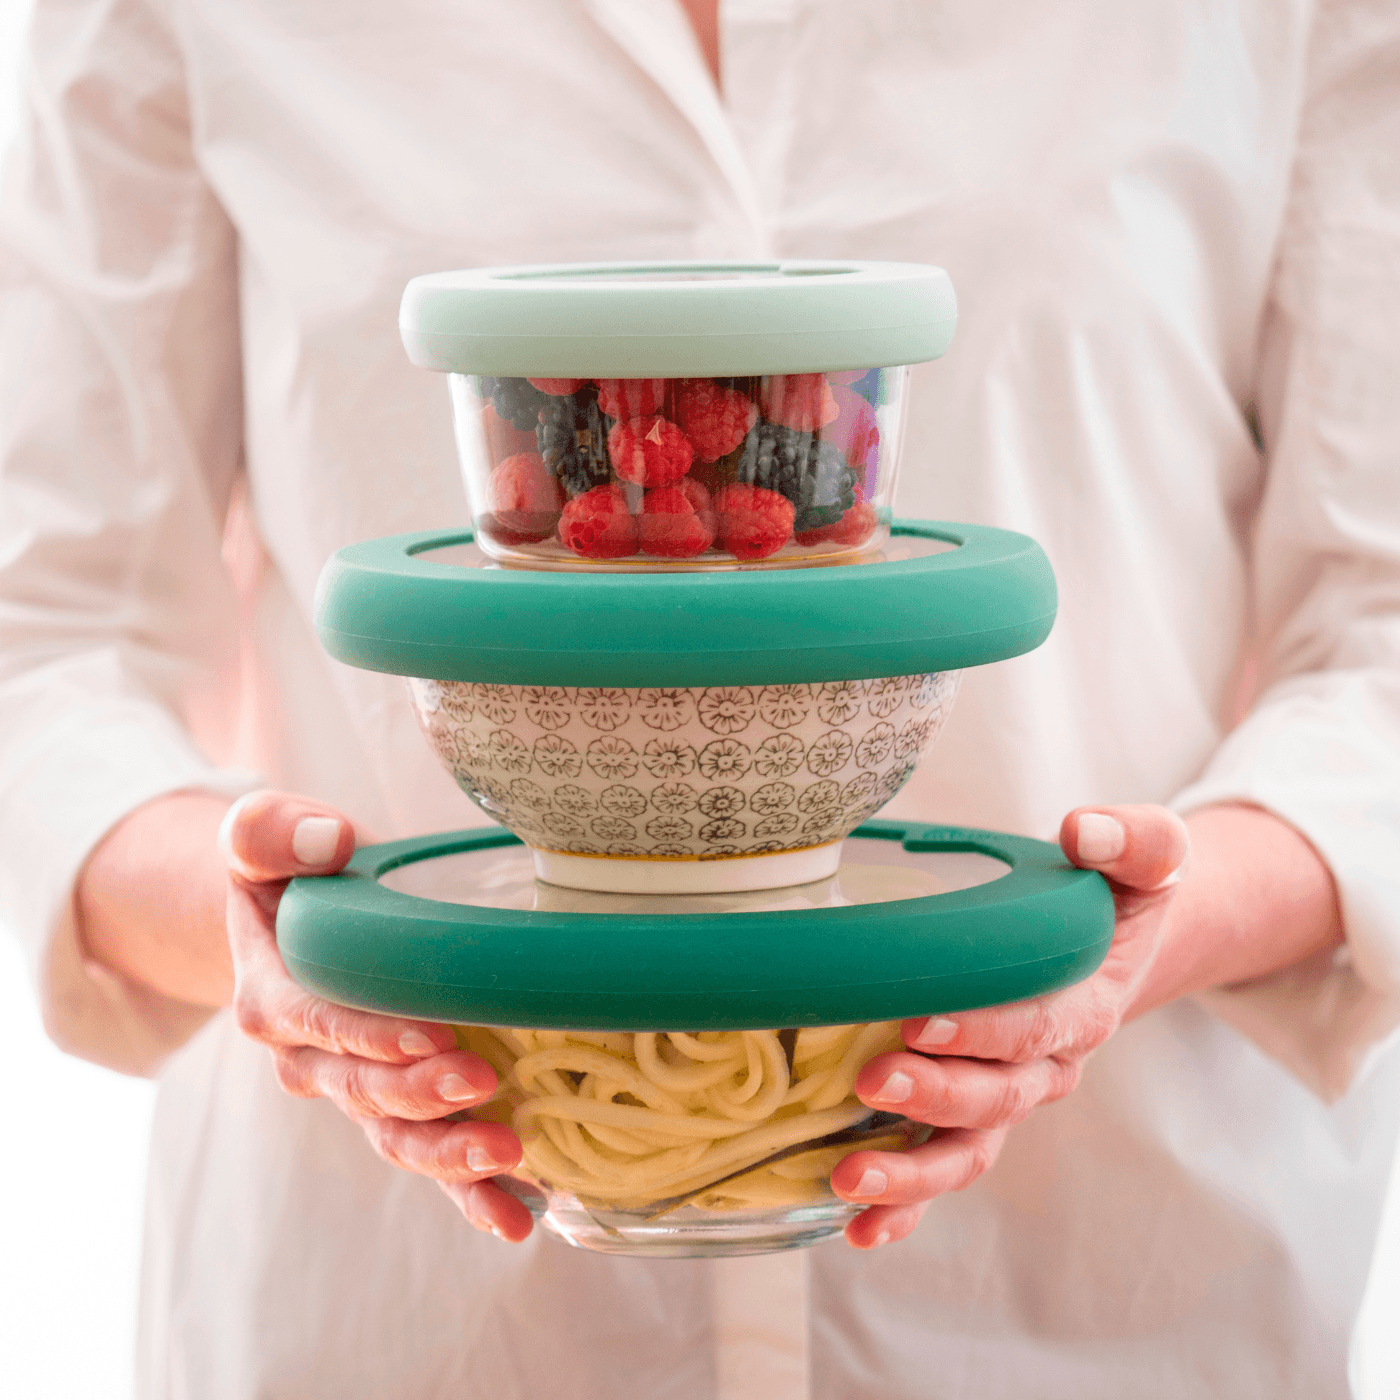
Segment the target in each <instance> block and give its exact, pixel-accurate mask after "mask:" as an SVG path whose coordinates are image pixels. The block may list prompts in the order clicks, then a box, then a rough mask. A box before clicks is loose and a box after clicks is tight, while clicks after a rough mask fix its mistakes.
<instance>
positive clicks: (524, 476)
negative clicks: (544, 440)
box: [479, 452, 560, 544]
mask: <svg viewBox="0 0 1400 1400" xmlns="http://www.w3.org/2000/svg"><path fill="white" fill-rule="evenodd" d="M486 500H487V504H488V505H489V506H490V507H491V512H490V514H488V515H485V516H483V517H482V518H481V520H480V521H479V524H480V526H481V528H482V530H483V531H484V532H485V533H486V534H488V535H490V536H491V538H492V539H494V540H497V541H498V542H499V543H501V544H531V543H534V542H536V541H539V540H547V539H548V538H549V537H550V536H551V535H552V534H553V533H554V526H555V524H556V523H557V521H558V519H559V506H560V497H559V484H558V483H557V482H556V481H555V480H554V478H553V477H552V476H551V475H550V474H549V468H548V467H546V466H545V464H544V459H543V458H542V457H541V456H540V455H539V453H537V452H518V453H516V455H515V456H514V457H507V458H506V459H505V461H504V462H502V463H501V464H500V465H499V466H497V467H496V468H495V469H494V470H493V471H492V473H491V479H490V482H489V483H488V485H487V487H486Z"/></svg>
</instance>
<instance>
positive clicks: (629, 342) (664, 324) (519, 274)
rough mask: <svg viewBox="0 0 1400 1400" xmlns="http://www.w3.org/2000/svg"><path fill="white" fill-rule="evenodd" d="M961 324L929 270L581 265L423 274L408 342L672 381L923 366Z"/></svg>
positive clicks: (433, 355)
mask: <svg viewBox="0 0 1400 1400" xmlns="http://www.w3.org/2000/svg"><path fill="white" fill-rule="evenodd" d="M957 316H958V311H957V299H956V297H955V296H954V295H953V284H952V282H951V281H950V280H949V278H948V274H947V273H946V272H944V271H943V269H942V268H940V267H928V266H925V265H923V264H921V263H882V262H851V261H846V260H835V261H825V262H811V261H807V262H799V261H792V262H771V263H738V262H735V263H723V262H673V263H575V264H560V265H557V266H547V267H487V268H474V269H469V270H464V271H461V272H437V273H432V274H430V275H427V276H423V277H415V278H414V279H413V280H412V281H411V282H410V283H409V284H408V287H407V288H406V289H405V291H404V294H403V302H402V304H401V306H400V308H399V332H400V334H401V335H402V337H403V343H404V348H405V349H406V350H407V351H408V357H409V359H410V360H412V361H413V363H414V364H415V365H419V366H421V367H422V368H423V369H436V370H448V371H455V372H458V373H466V374H498V375H535V376H544V375H581V376H583V377H585V378H597V377H599V376H608V377H618V378H659V379H669V378H673V377H676V376H681V375H692V374H694V375H715V374H718V375H730V374H800V373H808V372H812V371H816V370H837V369H874V368H877V367H880V366H884V365H911V364H918V363H920V362H922V361H924V360H933V359H937V358H938V356H940V355H941V354H943V352H944V351H945V350H947V348H948V346H949V343H950V342H951V341H952V338H953V329H954V327H955V326H956V324H957Z"/></svg>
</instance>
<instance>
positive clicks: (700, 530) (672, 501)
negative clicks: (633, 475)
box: [640, 476, 718, 559]
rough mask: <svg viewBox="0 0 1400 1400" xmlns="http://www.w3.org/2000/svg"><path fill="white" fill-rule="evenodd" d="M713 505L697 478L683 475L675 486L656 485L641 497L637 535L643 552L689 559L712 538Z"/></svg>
mask: <svg viewBox="0 0 1400 1400" xmlns="http://www.w3.org/2000/svg"><path fill="white" fill-rule="evenodd" d="M717 525H718V522H717V521H716V519H715V512H714V507H713V506H712V505H711V504H710V493H709V492H708V491H706V490H705V488H704V487H703V486H701V485H700V483H699V482H698V481H692V480H691V479H690V478H689V477H688V476H687V477H683V478H682V479H681V482H680V484H679V485H678V486H658V487H657V488H656V489H655V490H654V491H648V492H647V493H646V495H645V496H644V497H643V498H642V515H641V528H640V537H641V542H642V553H643V554H655V555H657V556H658V557H660V558H663V559H689V558H690V557H691V556H692V555H694V554H703V553H704V552H705V550H707V549H709V547H710V546H711V545H712V544H713V543H714V541H715V530H716V528H717Z"/></svg>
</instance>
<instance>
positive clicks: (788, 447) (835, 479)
mask: <svg viewBox="0 0 1400 1400" xmlns="http://www.w3.org/2000/svg"><path fill="white" fill-rule="evenodd" d="M723 465H724V467H726V468H727V472H726V474H728V473H729V472H732V473H733V476H734V479H735V480H736V481H740V482H743V483H745V484H746V485H750V486H761V487H763V488H764V489H765V490H768V491H777V492H778V493H779V494H781V495H783V496H786V497H787V499H788V500H789V501H791V502H792V504H793V505H794V506H795V507H796V509H797V517H796V519H795V520H794V521H793V525H792V528H793V530H794V531H796V532H801V531H803V530H816V529H819V528H820V527H821V526H823V525H834V524H835V523H836V522H837V521H838V520H840V519H841V517H842V516H843V515H844V514H845V513H846V512H847V511H848V510H850V508H851V507H852V506H853V505H855V503H856V481H857V475H856V472H855V471H854V470H853V469H852V467H851V466H850V464H849V463H848V462H847V461H846V458H845V457H844V456H843V455H842V453H841V452H840V451H839V450H838V449H837V448H835V447H833V446H832V445H831V444H830V443H829V442H822V441H821V439H820V438H819V437H817V436H816V434H814V433H804V432H800V431H798V430H797V429H795V428H784V427H782V426H780V425H779V424H777V423H768V422H763V421H761V422H759V423H757V424H755V426H754V427H753V428H752V430H751V431H750V432H749V435H748V437H746V438H745V439H744V440H743V442H741V443H740V444H739V446H738V447H737V448H735V450H734V451H733V452H732V453H730V455H729V456H728V457H727V458H725V460H724V464H723Z"/></svg>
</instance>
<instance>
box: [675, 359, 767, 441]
mask: <svg viewBox="0 0 1400 1400" xmlns="http://www.w3.org/2000/svg"><path fill="white" fill-rule="evenodd" d="M757 418H758V409H757V407H755V405H754V404H753V402H752V401H751V400H750V398H749V396H748V395H747V394H745V393H743V392H742V391H741V390H738V389H726V388H723V387H721V386H720V385H718V384H716V383H715V381H714V380H713V379H682V380H681V382H680V386H679V388H678V390H677V392H676V422H677V423H679V424H680V427H681V431H682V432H683V433H684V434H685V435H686V437H687V438H689V439H690V445H691V446H692V447H693V448H694V449H695V458H696V460H697V461H700V462H715V461H718V460H719V459H720V458H721V457H723V456H725V455H726V454H727V453H730V452H733V451H734V449H735V448H736V447H738V445H739V444H740V443H741V442H743V440H744V438H745V436H746V435H747V434H748V431H749V429H750V428H752V427H753V425H754V422H755V421H756V420H757Z"/></svg>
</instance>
